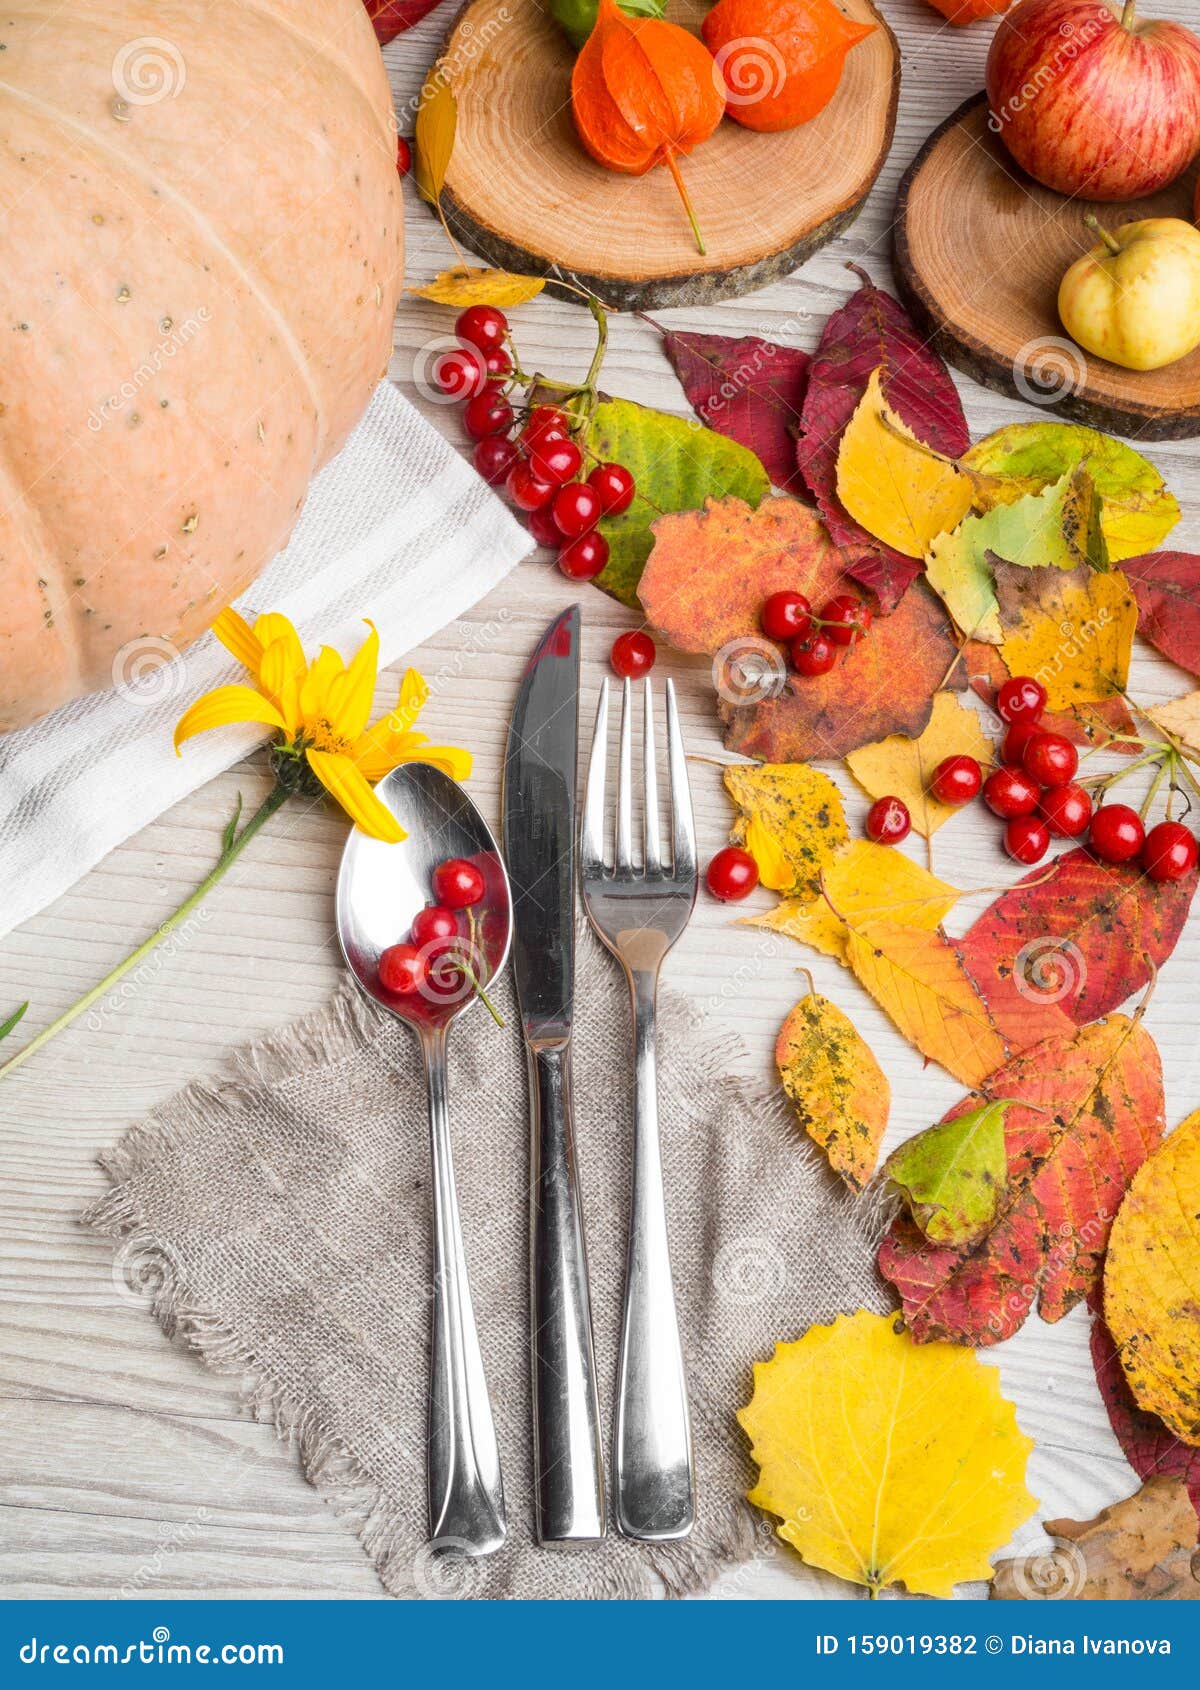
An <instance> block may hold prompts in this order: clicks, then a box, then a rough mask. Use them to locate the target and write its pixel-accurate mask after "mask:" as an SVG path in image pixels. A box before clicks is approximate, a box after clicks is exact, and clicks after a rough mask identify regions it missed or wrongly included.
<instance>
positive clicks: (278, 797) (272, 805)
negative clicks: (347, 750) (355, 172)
mask: <svg viewBox="0 0 1200 1690" xmlns="http://www.w3.org/2000/svg"><path fill="white" fill-rule="evenodd" d="M290 796H291V794H290V792H289V791H288V789H287V788H286V787H283V786H274V787H272V788H271V790H270V792H269V793H268V794H267V796H266V797H265V798H264V799H263V801H262V803H261V804H260V805H259V807H258V809H257V810H256V811H255V812H254V814H253V815H252V816H251V817H250V820H249V821H248V822H247V823H246V825H245V827H243V828H242V830H241V832H240V833H238V834H237V835H236V836H233V837H227V840H226V843H225V845H224V848H223V849H222V851H221V855H220V856H219V857H218V858H217V860H216V862H215V863H214V865H213V867H212V869H211V870H210V871H209V873H208V874H207V875H206V876H205V877H204V879H203V880H202V881H201V882H200V884H199V886H197V888H196V890H195V891H194V892H193V893H192V894H191V896H190V897H188V898H186V899H185V900H184V902H183V903H182V904H180V906H179V908H178V909H177V910H176V911H175V913H174V914H173V915H169V916H168V917H167V919H166V920H165V921H164V922H163V923H162V925H161V926H160V927H157V928H155V930H154V932H153V933H152V934H151V935H150V937H149V938H148V939H146V940H144V941H143V943H142V944H140V945H139V946H138V948H137V950H136V951H131V952H130V954H129V955H128V956H127V957H126V958H125V960H124V962H119V963H118V964H117V966H116V967H115V968H114V969H113V970H112V972H111V973H110V974H106V975H105V976H104V979H103V980H101V981H100V983H99V985H97V986H93V987H92V988H91V990H90V991H88V992H85V993H84V995H83V996H82V997H81V998H79V999H78V1000H77V1002H75V1003H73V1004H72V1005H71V1007H70V1009H67V1010H64V1011H63V1013H62V1014H61V1015H60V1016H59V1017H58V1019H57V1021H52V1022H51V1023H50V1025H49V1026H48V1027H44V1028H43V1029H42V1031H41V1032H40V1033H39V1034H38V1035H37V1037H36V1038H33V1039H30V1041H29V1043H28V1044H27V1045H23V1046H22V1047H21V1049H20V1050H19V1051H18V1052H17V1054H16V1055H15V1056H13V1057H10V1058H9V1060H8V1061H7V1062H5V1063H4V1064H3V1065H2V1066H0V1079H3V1078H4V1076H5V1075H6V1074H11V1073H12V1072H13V1070H14V1069H16V1068H19V1067H20V1066H21V1065H22V1063H24V1062H28V1060H29V1058H30V1057H31V1056H32V1055H33V1054H34V1053H35V1052H36V1051H39V1050H40V1049H41V1048H42V1046H43V1045H46V1044H49V1042H50V1040H51V1039H53V1038H55V1037H56V1036H57V1035H58V1034H59V1033H61V1032H62V1030H63V1029H64V1027H69V1026H70V1025H71V1023H72V1021H75V1020H77V1019H78V1017H79V1016H81V1015H82V1014H83V1012H84V1011H85V1010H87V1009H90V1008H91V1007H92V1005H93V1004H94V1003H96V1002H97V1001H98V1000H99V999H100V998H102V997H103V996H104V995H105V993H106V992H108V991H110V990H111V988H112V987H113V986H115V985H116V983H117V981H118V980H121V979H123V978H124V977H125V975H126V974H128V973H129V972H130V970H131V969H134V968H136V967H137V965H138V963H140V962H141V961H142V959H143V958H144V957H147V956H149V955H150V953H151V951H153V950H154V949H155V948H156V947H157V946H158V945H160V944H161V943H162V941H163V940H164V939H166V938H168V937H169V936H170V935H171V934H172V933H173V932H174V931H175V929H176V928H177V927H178V926H179V925H180V923H181V922H183V921H186V920H187V918H188V916H189V915H191V913H192V911H193V910H194V909H196V907H197V906H198V905H199V904H201V903H203V901H204V899H205V898H206V897H207V896H208V894H209V893H210V892H211V891H212V889H213V887H214V886H215V885H216V884H217V882H218V881H219V880H220V879H221V878H222V876H223V875H224V874H225V873H226V872H227V871H228V870H229V869H230V868H231V867H232V866H233V864H234V863H235V862H236V861H237V859H238V858H239V857H240V856H241V854H242V852H243V851H244V850H245V849H246V846H247V845H249V843H250V841H251V840H252V839H253V838H254V836H255V834H256V833H257V832H258V831H259V829H260V828H261V827H262V826H263V824H264V823H265V822H267V821H269V820H270V818H271V817H272V816H273V815H274V814H275V812H276V810H278V809H280V808H281V807H282V806H283V805H284V804H285V803H286V802H287V800H288V798H289V797H290Z"/></svg>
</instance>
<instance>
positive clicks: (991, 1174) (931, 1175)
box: [883, 1098, 1012, 1245]
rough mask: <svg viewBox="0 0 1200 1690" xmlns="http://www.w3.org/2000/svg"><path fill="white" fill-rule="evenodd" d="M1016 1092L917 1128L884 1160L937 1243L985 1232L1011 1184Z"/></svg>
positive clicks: (887, 1172) (956, 1242)
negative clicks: (1007, 1128) (1010, 1120)
mask: <svg viewBox="0 0 1200 1690" xmlns="http://www.w3.org/2000/svg"><path fill="white" fill-rule="evenodd" d="M1011 1105H1012V1099H1011V1098H1005V1099H1002V1100H998V1101H996V1102H993V1103H982V1104H980V1106H979V1108H978V1109H971V1110H968V1111H967V1113H966V1114H965V1115H956V1116H955V1117H954V1119H953V1120H952V1121H941V1122H939V1123H938V1125H937V1126H936V1127H927V1128H926V1130H925V1131H924V1132H923V1133H917V1135H916V1137H915V1138H910V1139H909V1140H908V1141H907V1143H905V1144H902V1145H901V1146H900V1148H899V1149H898V1150H894V1151H893V1152H892V1154H891V1155H890V1156H889V1157H888V1159H887V1161H886V1162H885V1163H884V1167H883V1171H884V1174H885V1176H886V1177H887V1178H888V1179H889V1180H891V1182H892V1184H893V1185H894V1186H895V1187H896V1189H897V1190H898V1191H899V1192H900V1194H901V1196H902V1197H903V1198H904V1201H905V1202H906V1203H907V1204H908V1207H909V1209H910V1211H911V1213H912V1218H913V1220H914V1221H915V1222H916V1224H917V1226H919V1227H920V1229H921V1231H922V1232H923V1233H924V1234H925V1236H926V1238H928V1239H929V1241H930V1242H931V1243H933V1244H950V1245H963V1244H971V1243H973V1242H974V1241H975V1240H976V1239H977V1238H983V1237H984V1236H986V1234H987V1233H988V1232H989V1231H990V1230H991V1227H992V1223H993V1222H994V1221H995V1219H996V1215H997V1213H998V1212H999V1207H1000V1199H1001V1197H1002V1196H1003V1195H1004V1192H1005V1190H1006V1188H1007V1186H1008V1155H1007V1153H1006V1151H1005V1148H1004V1114H1005V1111H1006V1110H1007V1109H1009V1108H1010V1107H1011Z"/></svg>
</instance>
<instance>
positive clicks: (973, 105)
mask: <svg viewBox="0 0 1200 1690" xmlns="http://www.w3.org/2000/svg"><path fill="white" fill-rule="evenodd" d="M1196 175H1197V169H1196V166H1193V167H1192V169H1191V170H1190V171H1188V172H1187V173H1186V174H1185V176H1184V177H1183V178H1182V179H1181V180H1180V181H1178V182H1176V183H1174V184H1173V185H1172V186H1171V187H1170V188H1167V189H1165V190H1164V191H1163V192H1162V193H1160V194H1155V195H1153V196H1152V197H1151V198H1149V199H1142V200H1130V201H1129V202H1128V203H1126V204H1123V205H1092V204H1090V203H1089V202H1088V201H1086V200H1080V199H1066V198H1064V197H1063V195H1061V194H1056V193H1054V192H1053V191H1052V190H1051V189H1049V188H1043V187H1041V186H1040V185H1039V184H1038V183H1036V182H1034V181H1032V180H1031V179H1030V178H1029V177H1028V176H1026V175H1025V173H1024V172H1023V171H1022V170H1021V169H1020V168H1019V167H1018V166H1017V165H1016V164H1015V163H1014V162H1013V160H1012V159H1011V158H1010V157H1009V155H1008V153H1007V152H1006V151H1005V148H1004V145H1003V143H1002V142H1001V141H1000V139H999V138H998V137H997V136H996V135H995V134H994V133H993V132H992V131H991V129H990V128H989V125H988V108H987V101H986V99H985V98H984V96H983V95H978V96H977V97H976V98H974V99H972V100H968V101H967V102H966V104H965V105H963V106H961V107H960V108H959V110H958V111H956V112H955V113H954V115H953V116H952V117H951V118H949V119H948V120H947V122H945V123H944V124H943V125H942V127H941V128H940V129H938V130H936V131H935V133H934V134H933V135H932V136H931V137H930V139H929V140H928V141H927V142H926V144H925V146H924V148H923V149H922V151H921V152H920V153H919V154H918V156H917V159H916V161H915V162H914V164H913V165H912V168H911V169H910V170H909V172H908V174H907V176H906V177H905V178H904V181H903V182H902V184H901V187H900V199H899V205H898V208H897V216H896V229H895V241H896V280H897V283H898V285H899V288H900V292H901V294H902V295H903V296H904V300H905V303H906V304H907V305H908V307H909V309H910V310H911V311H912V313H913V315H914V316H915V317H916V318H917V320H918V322H920V324H921V325H922V327H923V328H924V329H925V330H926V332H927V333H928V334H929V335H930V337H931V339H932V341H933V344H934V346H935V347H936V348H937V350H938V351H939V352H940V353H941V354H942V356H943V357H944V358H946V359H947V360H948V361H949V362H950V363H951V364H955V365H957V366H958V368H959V369H961V370H965V371H966V372H967V373H968V375H972V376H974V377H975V379H976V380H977V381H981V382H983V383H984V385H985V386H987V387H992V388H995V389H997V390H998V391H999V392H1001V393H1011V394H1014V395H1015V396H1016V397H1018V398H1021V399H1027V400H1029V401H1031V402H1032V403H1033V404H1035V405H1041V406H1043V407H1044V408H1045V409H1046V411H1047V413H1048V414H1052V415H1055V416H1060V417H1067V418H1071V419H1072V420H1074V421H1076V422H1082V423H1087V424H1090V425H1091V426H1092V427H1094V428H1101V429H1106V430H1109V431H1111V432H1113V433H1117V434H1127V435H1131V436H1132V437H1134V438H1135V439H1139V440H1183V439H1188V438H1190V437H1191V436H1193V435H1196V434H1200V350H1197V351H1195V352H1193V353H1192V354H1191V355H1190V356H1189V357H1187V358H1183V359H1181V360H1180V361H1179V362H1178V363H1176V364H1169V365H1168V366H1167V367H1166V369H1162V370H1144V371H1143V370H1123V369H1120V368H1119V367H1118V366H1117V365H1116V364H1110V363H1108V362H1107V361H1106V360H1105V359H1103V358H1096V357H1093V356H1092V355H1091V354H1090V353H1086V352H1084V351H1083V350H1082V348H1080V347H1078V346H1076V344H1075V342H1074V341H1072V340H1071V339H1070V338H1069V337H1068V335H1067V332H1066V330H1065V329H1064V328H1063V326H1062V323H1061V322H1060V320H1059V316H1058V286H1059V283H1060V281H1061V280H1062V278H1063V275H1064V273H1065V272H1066V270H1067V269H1068V267H1069V266H1070V265H1071V264H1072V263H1073V262H1074V261H1075V259H1076V258H1078V257H1079V256H1080V254H1081V253H1083V252H1086V251H1087V250H1088V249H1089V248H1090V247H1092V246H1094V245H1095V244H1096V240H1095V236H1094V235H1093V234H1092V232H1091V231H1090V230H1089V229H1088V228H1087V227H1086V225H1085V224H1084V221H1083V220H1084V217H1085V216H1086V214H1087V213H1088V212H1089V211H1094V212H1095V213H1096V215H1097V217H1099V219H1100V221H1101V222H1102V223H1103V224H1105V225H1106V227H1113V226H1115V225H1118V224H1121V223H1133V222H1136V221H1138V220H1139V219H1141V218H1144V217H1181V218H1184V219H1186V220H1188V221H1190V220H1191V216H1192V199H1193V195H1194V193H1195V188H1196Z"/></svg>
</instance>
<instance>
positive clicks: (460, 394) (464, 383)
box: [433, 346, 488, 399]
mask: <svg viewBox="0 0 1200 1690" xmlns="http://www.w3.org/2000/svg"><path fill="white" fill-rule="evenodd" d="M487 375H488V373H487V365H486V364H485V363H484V361H483V353H482V352H480V351H479V349H478V348H477V347H474V346H455V347H452V348H451V350H450V351H449V352H443V353H442V354H441V355H440V356H439V357H438V359H437V361H436V362H435V363H434V366H433V379H434V383H435V385H436V386H437V387H439V388H440V389H441V390H442V392H443V393H444V394H445V395H446V397H447V399H470V397H471V396H472V394H475V393H482V392H483V390H484V388H485V387H486V386H487Z"/></svg>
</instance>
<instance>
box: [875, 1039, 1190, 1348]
mask: <svg viewBox="0 0 1200 1690" xmlns="http://www.w3.org/2000/svg"><path fill="white" fill-rule="evenodd" d="M1000 1098H1005V1099H1008V1100H1010V1101H1009V1106H1008V1110H1007V1112H1006V1114H1005V1118H1004V1142H1005V1155H1006V1158H1007V1180H1006V1189H1005V1194H1004V1197H1003V1199H1002V1201H1001V1204H1000V1207H999V1210H998V1213H997V1216H996V1220H995V1223H994V1224H993V1226H992V1227H991V1229H990V1230H989V1231H988V1233H987V1235H986V1236H985V1237H984V1238H983V1239H981V1240H979V1241H977V1242H975V1243H973V1244H968V1245H961V1246H952V1245H951V1246H947V1245H941V1244H937V1243H935V1242H932V1241H931V1240H929V1239H927V1238H925V1237H924V1236H923V1235H922V1233H921V1231H920V1229H919V1228H918V1227H917V1226H916V1225H915V1224H914V1223H913V1221H912V1220H911V1218H910V1217H908V1216H907V1215H902V1216H901V1217H900V1218H899V1219H897V1220H896V1221H895V1222H894V1223H893V1226H892V1229H891V1231H890V1232H889V1233H888V1235H887V1237H886V1238H885V1239H884V1241H883V1243H882V1244H881V1246H880V1249H879V1258H878V1260H879V1271H880V1272H881V1273H882V1274H883V1277H884V1278H885V1279H887V1280H889V1281H890V1282H891V1283H892V1284H893V1285H894V1286H895V1287H896V1290H897V1291H898V1292H899V1293H900V1298H901V1301H902V1303H903V1306H904V1317H905V1319H906V1320H907V1322H908V1325H909V1328H910V1329H911V1331H912V1334H913V1336H914V1338H916V1339H917V1341H918V1342H919V1343H927V1342H928V1341H929V1340H930V1339H949V1340H950V1341H951V1342H953V1343H959V1344H995V1343H999V1342H1000V1340H1001V1339H1003V1338H1010V1337H1011V1336H1012V1335H1013V1333H1014V1332H1016V1331H1017V1330H1018V1329H1019V1328H1020V1327H1021V1326H1022V1325H1023V1323H1024V1321H1025V1318H1026V1316H1027V1315H1028V1314H1029V1313H1030V1312H1031V1311H1032V1309H1033V1308H1034V1306H1035V1305H1036V1306H1037V1308H1038V1311H1039V1313H1040V1314H1041V1316H1042V1319H1043V1320H1046V1321H1056V1320H1061V1319H1062V1318H1063V1316H1064V1315H1065V1314H1069V1313H1070V1311H1071V1309H1072V1308H1074V1306H1075V1304H1076V1303H1078V1302H1079V1301H1081V1300H1082V1299H1083V1298H1084V1297H1086V1296H1087V1295H1088V1294H1089V1293H1090V1292H1091V1290H1092V1289H1093V1287H1094V1286H1095V1285H1096V1283H1097V1282H1098V1279H1099V1274H1100V1266H1101V1263H1102V1261H1103V1258H1104V1250H1105V1246H1106V1245H1107V1243H1108V1235H1109V1229H1110V1227H1111V1226H1112V1221H1113V1216H1114V1215H1115V1214H1116V1212H1117V1208H1118V1206H1119V1204H1120V1201H1121V1198H1122V1197H1123V1196H1124V1194H1125V1189H1126V1186H1127V1185H1128V1183H1129V1181H1130V1180H1131V1179H1132V1177H1133V1175H1134V1174H1135V1173H1136V1172H1137V1170H1138V1168H1139V1167H1140V1166H1141V1164H1142V1162H1143V1161H1144V1160H1145V1158H1146V1156H1147V1155H1148V1154H1149V1153H1150V1151H1152V1150H1153V1149H1154V1147H1155V1145H1156V1144H1157V1143H1158V1141H1159V1139H1160V1137H1161V1136H1162V1130H1163V1090H1162V1068H1161V1065H1160V1063H1159V1058H1158V1051H1157V1050H1156V1049H1155V1045H1154V1041H1153V1039H1151V1037H1150V1035H1149V1034H1148V1033H1147V1032H1146V1030H1145V1028H1144V1027H1143V1026H1142V1025H1141V1023H1140V1022H1138V1021H1136V1020H1130V1019H1129V1018H1128V1017H1126V1016H1123V1015H1110V1016H1109V1017H1108V1018H1107V1019H1106V1020H1104V1021H1097V1022H1093V1023H1092V1025H1091V1026H1088V1027H1083V1028H1081V1029H1080V1030H1079V1031H1078V1032H1076V1033H1075V1034H1074V1035H1073V1037H1071V1038H1060V1039H1048V1040H1046V1041H1045V1042H1044V1043H1042V1044H1039V1045H1035V1046H1034V1047H1033V1048H1032V1049H1031V1050H1027V1051H1024V1052H1022V1054H1021V1055H1019V1056H1017V1057H1015V1058H1013V1059H1012V1060H1011V1061H1010V1062H1007V1063H1006V1064H1005V1065H1004V1066H1003V1067H1002V1068H1000V1069H998V1070H997V1071H996V1072H995V1073H994V1074H991V1075H989V1076H988V1078H987V1080H986V1081H985V1082H984V1083H983V1084H982V1085H981V1086H980V1087H979V1088H978V1089H977V1090H976V1091H974V1092H972V1093H971V1094H970V1096H968V1097H966V1098H964V1099H963V1101H962V1102H961V1103H959V1104H958V1105H956V1107H955V1108H954V1109H952V1110H951V1111H950V1112H949V1114H948V1115H947V1116H946V1117H945V1119H946V1120H950V1119H952V1118H953V1117H954V1116H955V1115H960V1114H964V1113H966V1112H967V1111H969V1110H973V1109H977V1108H979V1106H980V1105H981V1104H983V1103H988V1102H994V1101H996V1100H998V1099H1000Z"/></svg>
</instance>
